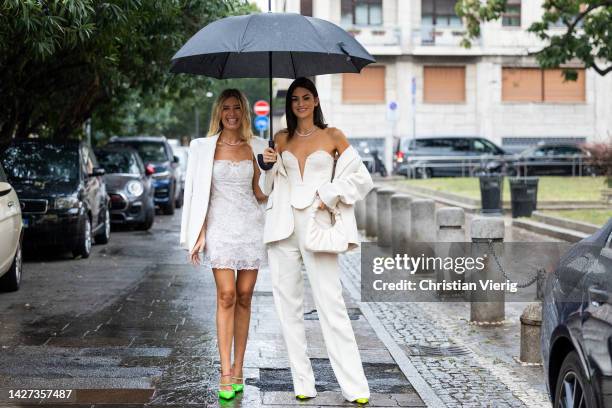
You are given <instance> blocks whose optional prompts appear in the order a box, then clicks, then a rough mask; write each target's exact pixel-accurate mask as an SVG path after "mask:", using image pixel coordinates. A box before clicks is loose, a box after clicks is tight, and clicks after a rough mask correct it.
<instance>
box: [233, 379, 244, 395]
mask: <svg viewBox="0 0 612 408" xmlns="http://www.w3.org/2000/svg"><path fill="white" fill-rule="evenodd" d="M234 380H239V381H242V382H241V383H235V382H234ZM232 389H233V390H234V391H236V392H242V391H244V378H242V377H234V376H232Z"/></svg>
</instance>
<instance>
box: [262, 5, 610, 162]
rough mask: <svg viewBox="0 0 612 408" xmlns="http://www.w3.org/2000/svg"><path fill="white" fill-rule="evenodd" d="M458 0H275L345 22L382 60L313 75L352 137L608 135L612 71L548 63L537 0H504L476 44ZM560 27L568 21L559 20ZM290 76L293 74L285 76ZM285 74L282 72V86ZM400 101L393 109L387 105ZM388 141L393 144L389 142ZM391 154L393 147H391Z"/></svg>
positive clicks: (522, 140)
mask: <svg viewBox="0 0 612 408" xmlns="http://www.w3.org/2000/svg"><path fill="white" fill-rule="evenodd" d="M455 3H456V0H276V1H275V3H274V4H275V10H276V11H284V12H296V13H302V14H304V15H312V16H314V17H318V18H322V19H325V20H328V21H331V22H333V23H335V24H338V25H340V26H341V27H342V28H344V29H346V30H347V31H349V32H351V33H352V34H353V35H354V36H355V38H356V39H357V40H358V41H359V42H360V43H361V44H363V45H364V47H365V48H366V49H367V50H368V51H369V52H370V54H372V55H373V56H374V57H375V58H376V60H377V62H376V64H372V65H369V66H368V67H366V68H364V70H362V73H361V74H336V75H323V76H319V77H317V78H316V83H317V88H318V90H319V93H320V98H321V103H322V107H323V110H324V113H325V116H326V119H327V121H328V122H329V123H331V124H333V125H334V126H336V127H339V128H341V129H342V130H344V132H345V133H346V134H347V135H348V136H349V137H350V138H359V139H377V140H378V139H382V140H384V139H390V136H391V135H392V136H393V138H395V139H396V140H397V138H406V137H412V136H414V135H416V136H417V137H421V136H482V137H486V138H488V139H490V140H491V141H493V142H495V143H497V144H499V145H502V146H506V147H514V148H515V149H516V148H518V147H522V146H528V145H531V144H534V143H537V142H538V141H539V140H542V139H545V140H559V141H570V140H577V141H591V140H606V139H609V138H610V137H612V75H608V76H607V77H602V76H600V75H598V74H597V73H596V72H595V71H593V70H586V71H585V70H584V69H582V68H581V67H580V66H579V65H576V66H575V68H577V69H578V80H577V81H576V82H564V81H563V78H562V76H561V70H546V71H544V70H542V69H540V68H539V67H538V64H537V62H536V60H535V58H534V57H533V55H532V53H533V52H534V51H537V50H539V49H541V47H542V45H543V44H542V43H541V42H540V40H538V39H537V38H536V37H535V36H534V35H532V34H530V33H528V32H527V28H528V27H529V26H530V25H531V23H533V22H534V21H537V20H539V18H540V16H541V13H542V9H541V1H525V0H523V1H521V0H508V7H507V13H506V14H505V15H504V16H503V18H502V19H500V20H499V21H495V22H490V23H486V24H484V25H483V27H482V30H481V37H480V38H479V39H478V40H476V41H474V42H473V43H472V47H471V48H469V49H468V48H464V47H462V46H461V45H460V42H461V40H462V38H463V34H464V31H465V30H464V28H463V23H462V21H461V19H460V18H459V17H458V16H457V15H456V14H455V12H454V6H455ZM552 30H559V32H563V30H564V29H563V27H558V28H553V29H552ZM289 82H290V81H289ZM289 82H287V81H277V87H278V88H280V89H282V88H283V87H284V88H285V89H286V87H287V84H288V83H289ZM393 102H394V103H395V107H396V109H395V110H392V109H390V106H391V105H392V103H393ZM386 146H387V149H386V150H390V149H389V146H390V143H387V145H386ZM388 157H389V158H390V153H389V154H388Z"/></svg>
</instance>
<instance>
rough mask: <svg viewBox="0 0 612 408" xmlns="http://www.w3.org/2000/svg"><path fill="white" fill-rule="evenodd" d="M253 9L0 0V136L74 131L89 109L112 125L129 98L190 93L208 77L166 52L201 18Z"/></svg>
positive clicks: (170, 0)
mask: <svg viewBox="0 0 612 408" xmlns="http://www.w3.org/2000/svg"><path fill="white" fill-rule="evenodd" d="M252 10H253V8H252V6H251V5H248V4H247V3H245V2H244V1H243V0H164V1H158V0H108V1H103V0H46V1H45V0H1V1H0V100H2V101H3V109H2V110H0V140H2V139H7V138H10V137H26V136H27V135H29V134H31V133H37V134H39V135H41V136H43V137H55V138H67V137H74V136H77V137H78V136H79V135H80V134H81V133H82V125H83V123H84V122H85V121H86V120H87V119H88V118H90V117H91V116H92V114H93V112H94V111H95V112H96V117H97V120H98V124H99V125H100V126H101V127H102V128H108V129H112V128H113V127H115V128H118V127H120V123H118V119H119V118H120V117H121V115H117V113H120V112H122V111H125V110H126V109H127V108H126V106H125V105H126V104H127V105H130V104H131V103H133V101H134V98H136V99H142V101H143V102H148V101H158V102H156V103H159V104H160V106H163V105H164V103H165V102H163V101H169V100H181V99H184V98H188V97H192V96H193V95H194V91H195V90H197V89H206V87H208V86H210V83H211V81H210V80H208V79H206V78H196V77H186V76H181V77H180V78H179V77H178V76H175V75H171V74H170V73H169V68H170V59H171V57H172V55H173V54H174V53H175V52H176V51H177V50H178V49H179V48H180V46H181V45H182V44H183V43H184V42H185V41H186V40H187V39H188V38H189V37H190V36H191V35H193V34H194V33H195V32H196V31H197V30H199V29H200V28H201V27H203V26H204V25H206V24H208V23H210V22H212V21H214V20H216V19H218V18H222V17H225V16H227V15H230V14H243V13H247V12H250V11H252ZM127 110H129V109H127ZM159 114H160V115H162V113H161V112H160V113H159ZM162 116H163V115H162Z"/></svg>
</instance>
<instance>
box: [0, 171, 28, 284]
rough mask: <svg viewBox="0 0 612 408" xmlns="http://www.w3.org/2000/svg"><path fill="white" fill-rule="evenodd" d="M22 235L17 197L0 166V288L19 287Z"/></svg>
mask: <svg viewBox="0 0 612 408" xmlns="http://www.w3.org/2000/svg"><path fill="white" fill-rule="evenodd" d="M22 236H23V234H22V221H21V207H20V205H19V199H18V198H17V193H16V192H15V190H14V189H13V187H12V186H11V185H10V184H9V183H8V181H7V179H6V174H4V170H3V169H2V166H0V290H3V291H16V290H17V289H19V285H20V283H21V267H22V256H21V240H22Z"/></svg>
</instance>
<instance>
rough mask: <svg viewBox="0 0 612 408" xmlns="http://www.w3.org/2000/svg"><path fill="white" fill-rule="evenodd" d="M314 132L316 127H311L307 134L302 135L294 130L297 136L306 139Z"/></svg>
mask: <svg viewBox="0 0 612 408" xmlns="http://www.w3.org/2000/svg"><path fill="white" fill-rule="evenodd" d="M316 130H317V127H316V126H313V128H312V129H310V130H309V131H308V132H306V133H302V132H300V131H299V130H297V129H295V133H296V134H297V135H298V136H302V137H308V136H310V135H312V134H313V133H314V132H315V131H316Z"/></svg>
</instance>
